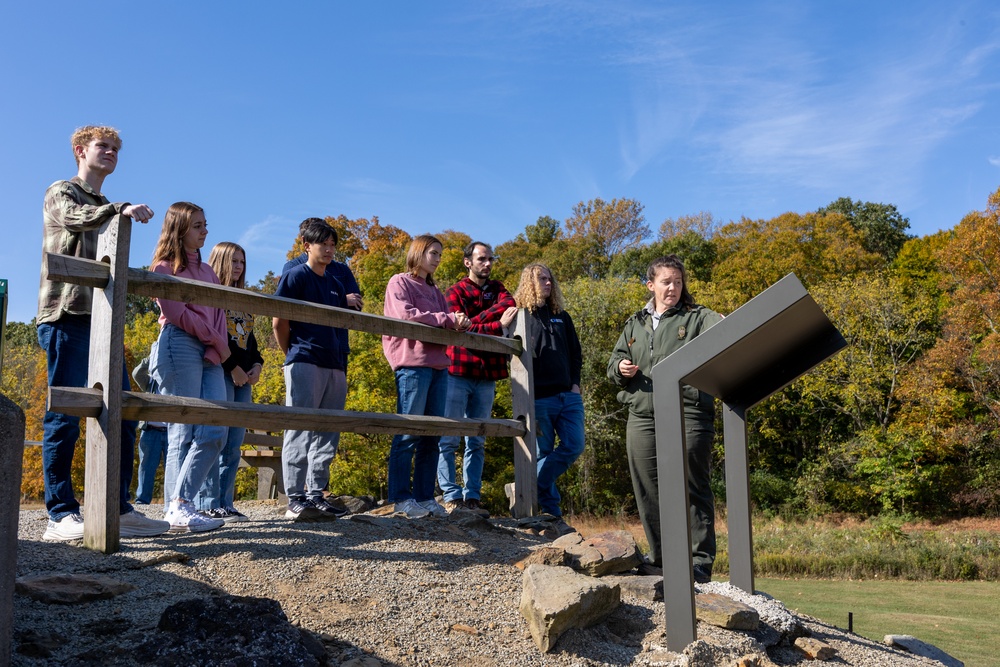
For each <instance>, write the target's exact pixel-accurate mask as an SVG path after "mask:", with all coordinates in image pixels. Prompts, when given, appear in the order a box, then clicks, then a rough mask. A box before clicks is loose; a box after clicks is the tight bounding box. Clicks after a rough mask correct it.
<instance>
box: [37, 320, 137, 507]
mask: <svg viewBox="0 0 1000 667" xmlns="http://www.w3.org/2000/svg"><path fill="white" fill-rule="evenodd" d="M38 344H39V345H41V346H42V349H43V350H44V351H45V354H46V355H47V357H48V371H49V386H50V387H86V386H87V373H88V366H89V364H90V316H89V315H67V316H64V317H61V318H60V319H58V320H56V321H55V322H46V323H43V324H39V325H38ZM122 389H124V390H128V389H130V386H129V381H128V371H127V370H126V369H125V364H122ZM43 424H44V435H43V438H42V471H43V474H44V479H45V508H46V509H47V510H48V511H49V517H50V518H51V519H52V520H53V521H58V520H60V519H62V518H63V517H64V516H66V515H67V514H79V512H80V503H79V502H77V500H76V496H75V495H74V493H73V479H72V477H71V470H72V466H73V453H74V452H75V451H76V441H77V439H78V438H79V436H80V418H79V417H73V416H70V415H64V414H62V413H59V412H51V411H48V410H47V411H46V412H45V420H44V422H43ZM137 425H138V424H137V423H136V422H134V421H122V433H121V461H120V464H121V473H120V475H121V477H120V480H119V482H120V484H119V485H120V487H121V495H120V498H121V500H120V502H119V509H118V511H119V513H121V514H125V513H126V512H130V511H132V506H131V505H129V503H128V499H129V491H128V488H129V485H130V484H131V483H132V461H133V459H134V458H135V429H136V426H137Z"/></svg>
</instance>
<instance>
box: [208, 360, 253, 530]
mask: <svg viewBox="0 0 1000 667" xmlns="http://www.w3.org/2000/svg"><path fill="white" fill-rule="evenodd" d="M225 378H226V400H227V401H229V402H230V403H234V402H235V403H250V402H251V401H252V400H253V387H252V386H251V385H249V384H245V385H243V386H242V387H237V386H236V385H235V384H233V376H232V375H230V374H229V373H225ZM227 431H228V435H227V436H226V442H225V443H224V444H223V445H222V451H221V452H220V453H219V458H218V459H217V460H216V462H215V463H214V464H213V465H212V468H211V469H210V470H209V471H208V477H207V478H205V483H204V484H202V486H201V491H199V492H198V497H196V498H195V499H194V506H195V507H196V508H198V509H199V510H210V509H219V508H220V507H232V506H233V500H234V498H235V496H236V471H237V470H238V469H239V467H240V446H241V445H242V444H243V435H244V434H245V433H246V432H247V430H246V429H245V428H243V427H242V426H230V427H229V428H228V429H227Z"/></svg>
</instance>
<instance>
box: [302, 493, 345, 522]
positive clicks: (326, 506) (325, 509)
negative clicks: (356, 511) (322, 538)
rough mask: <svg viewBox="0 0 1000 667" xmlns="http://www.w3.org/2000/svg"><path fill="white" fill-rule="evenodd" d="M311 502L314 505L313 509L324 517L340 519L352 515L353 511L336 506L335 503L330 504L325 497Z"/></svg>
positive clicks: (311, 499)
mask: <svg viewBox="0 0 1000 667" xmlns="http://www.w3.org/2000/svg"><path fill="white" fill-rule="evenodd" d="M309 502H310V503H312V506H313V507H315V508H316V509H317V510H319V511H320V512H322V513H323V516H325V517H328V518H330V519H339V518H340V517H342V516H347V515H348V514H350V513H351V511H350V510H349V509H347V508H346V507H340V506H338V505H334V504H333V503H331V502H329V501H328V500H327V499H326V498H323V497H320V498H310V499H309Z"/></svg>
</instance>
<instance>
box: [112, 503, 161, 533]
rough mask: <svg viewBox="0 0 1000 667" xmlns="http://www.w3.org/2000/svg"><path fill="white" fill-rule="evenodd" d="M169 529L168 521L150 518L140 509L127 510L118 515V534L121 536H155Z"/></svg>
mask: <svg viewBox="0 0 1000 667" xmlns="http://www.w3.org/2000/svg"><path fill="white" fill-rule="evenodd" d="M168 530H170V524H169V523H168V522H166V521H157V520H156V519H150V518H149V517H147V516H146V515H145V514H143V513H142V512H140V511H139V510H132V511H131V512H126V513H125V514H122V515H121V516H119V517H118V534H119V535H120V536H121V537H153V536H154V535H162V534H163V533H165V532H167V531H168Z"/></svg>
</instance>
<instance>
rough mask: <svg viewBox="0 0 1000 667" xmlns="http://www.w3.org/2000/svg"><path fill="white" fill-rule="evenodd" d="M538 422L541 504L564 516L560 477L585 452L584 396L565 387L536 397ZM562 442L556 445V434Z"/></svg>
mask: <svg viewBox="0 0 1000 667" xmlns="http://www.w3.org/2000/svg"><path fill="white" fill-rule="evenodd" d="M535 421H536V422H537V423H538V429H537V434H538V435H537V438H536V442H537V445H538V506H539V508H541V510H542V511H543V512H547V513H549V514H552V515H555V516H562V509H560V507H559V501H560V500H562V496H560V495H559V490H558V489H556V480H557V479H559V477H560V476H561V475H562V474H563V473H564V472H566V471H567V470H569V467H570V466H571V465H573V463H574V462H575V461H576V460H577V459H578V458H579V457H580V454H582V453H583V445H584V432H583V396H581V395H580V394H577V393H574V392H572V391H564V392H563V393H561V394H556V395H555V396H548V397H546V398H536V399H535ZM557 434H558V435H559V446H558V447H556V446H555V444H556V435H557Z"/></svg>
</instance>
